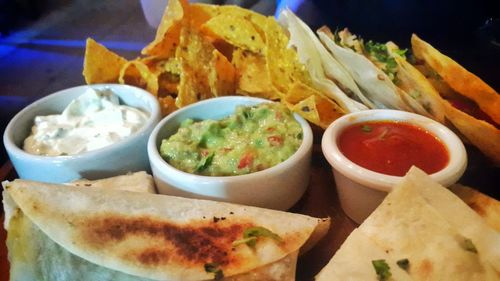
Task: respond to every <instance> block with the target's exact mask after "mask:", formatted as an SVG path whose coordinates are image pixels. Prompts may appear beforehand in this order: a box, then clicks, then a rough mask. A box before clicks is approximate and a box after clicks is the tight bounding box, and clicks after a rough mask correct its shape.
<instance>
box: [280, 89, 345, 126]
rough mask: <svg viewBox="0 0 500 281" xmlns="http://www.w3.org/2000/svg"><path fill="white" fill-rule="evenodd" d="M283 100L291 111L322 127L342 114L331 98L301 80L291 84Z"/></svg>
mask: <svg viewBox="0 0 500 281" xmlns="http://www.w3.org/2000/svg"><path fill="white" fill-rule="evenodd" d="M284 101H285V103H287V104H288V106H289V108H290V109H291V110H292V111H294V112H297V113H298V114H300V115H301V116H302V117H304V118H305V119H307V120H309V121H310V122H312V123H314V124H316V125H318V126H320V127H321V128H323V129H326V128H327V127H328V126H329V125H330V124H331V123H332V122H333V121H334V120H335V119H337V118H339V117H340V116H342V115H343V114H344V111H343V110H342V109H341V108H340V107H339V106H338V105H337V104H336V103H334V102H333V101H332V100H330V99H328V98H326V97H324V96H323V95H322V94H321V93H320V92H319V91H317V90H315V89H313V88H311V87H309V86H307V85H305V84H303V83H301V82H296V83H294V84H293V85H292V87H291V89H290V91H289V92H288V93H287V95H286V96H285V98H284Z"/></svg>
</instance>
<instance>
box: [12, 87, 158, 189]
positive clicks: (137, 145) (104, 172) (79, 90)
mask: <svg viewBox="0 0 500 281" xmlns="http://www.w3.org/2000/svg"><path fill="white" fill-rule="evenodd" d="M160 118H161V112H160V106H159V104H158V101H157V99H156V98H155V97H154V96H153V95H151V94H149V93H148V92H147V91H145V90H142V89H140V88H137V87H132V86H128V85H118V84H96V85H84V86H78V87H73V88H69V89H65V90H62V91H58V92H56V93H53V94H51V95H48V96H46V97H44V98H42V99H40V100H37V101H35V102H34V103H32V104H30V105H28V106H27V107H26V108H24V109H23V110H21V111H20V112H19V113H18V114H17V115H15V116H14V118H12V120H11V121H10V122H9V124H8V125H7V127H6V130H5V133H4V136H3V141H4V145H5V148H6V151H7V153H8V155H9V158H10V160H11V162H12V164H13V166H14V168H15V169H16V172H17V174H18V175H19V177H20V178H24V179H30V180H37V181H45V182H54V183H61V182H68V181H72V180H75V179H79V178H88V179H97V178H102V177H107V176H114V175H119V174H123V173H127V172H134V171H140V170H146V171H149V170H150V168H149V161H148V157H147V150H146V144H147V139H148V137H149V134H150V133H151V131H152V130H153V128H154V126H155V125H156V124H157V123H158V121H159V120H160Z"/></svg>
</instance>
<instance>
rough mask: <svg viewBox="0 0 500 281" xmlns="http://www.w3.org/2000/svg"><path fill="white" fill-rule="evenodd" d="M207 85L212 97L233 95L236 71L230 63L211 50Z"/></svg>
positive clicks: (219, 53) (221, 55)
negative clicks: (211, 55)
mask: <svg viewBox="0 0 500 281" xmlns="http://www.w3.org/2000/svg"><path fill="white" fill-rule="evenodd" d="M212 54H213V57H212V61H211V63H210V74H209V76H208V83H209V84H210V89H211V90H212V93H213V94H214V96H216V97H219V96H227V95H233V94H234V91H235V86H236V83H235V78H236V71H235V69H234V66H233V65H232V64H231V62H230V61H228V60H227V58H226V57H225V56H224V55H223V54H222V53H221V52H219V51H218V50H213V53H212Z"/></svg>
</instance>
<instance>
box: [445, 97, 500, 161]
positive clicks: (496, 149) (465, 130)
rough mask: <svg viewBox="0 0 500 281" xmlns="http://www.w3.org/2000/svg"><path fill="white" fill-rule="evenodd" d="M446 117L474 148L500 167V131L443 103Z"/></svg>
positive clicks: (447, 103)
mask: <svg viewBox="0 0 500 281" xmlns="http://www.w3.org/2000/svg"><path fill="white" fill-rule="evenodd" d="M443 105H444V108H445V113H446V117H447V118H448V120H450V122H451V123H452V124H453V125H454V126H455V127H456V128H457V129H458V130H459V131H460V133H462V134H463V135H464V136H465V138H466V139H467V140H468V141H470V142H471V143H472V144H473V145H474V146H476V147H477V148H479V150H481V152H483V153H484V154H485V155H486V156H488V158H490V159H491V160H493V162H494V163H495V165H500V130H499V129H497V128H496V127H495V126H493V125H491V124H490V123H488V122H485V121H482V120H478V119H476V118H474V117H472V116H470V115H468V114H467V113H465V112H463V111H461V110H459V109H456V108H455V107H454V106H453V105H451V104H450V103H449V102H447V101H444V102H443Z"/></svg>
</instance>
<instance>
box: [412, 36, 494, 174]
mask: <svg viewBox="0 0 500 281" xmlns="http://www.w3.org/2000/svg"><path fill="white" fill-rule="evenodd" d="M411 44H412V50H413V54H414V55H415V58H416V67H417V68H418V69H419V70H420V71H421V72H422V74H424V75H425V76H426V78H427V79H428V80H429V82H431V83H432V85H433V86H434V87H435V88H436V90H437V91H438V92H439V94H440V95H441V96H442V98H443V99H442V101H443V102H442V103H443V106H444V108H445V115H446V118H447V119H448V120H449V121H450V122H451V123H452V124H453V126H454V127H455V128H456V129H457V130H458V131H459V132H460V133H461V134H462V135H463V136H464V137H465V138H466V140H468V141H469V142H471V143H472V144H473V145H474V146H476V147H477V148H479V150H481V151H482V152H483V153H484V154H485V155H486V156H488V157H489V158H490V159H492V160H493V162H494V163H495V164H496V165H500V145H499V144H500V130H499V128H500V95H498V93H497V92H496V91H495V90H494V89H493V88H491V87H490V86H488V84H486V83H485V82H484V81H482V80H481V79H480V78H479V77H477V76H475V75H474V74H472V73H470V72H469V71H467V70H466V69H465V68H463V67H462V66H461V65H459V64H458V63H457V62H455V61H453V60H452V59H451V58H449V57H447V56H446V55H444V54H442V53H440V52H439V51H438V50H436V49H435V48H434V47H432V46H431V45H430V44H429V43H427V42H425V41H423V40H422V39H420V38H419V37H418V36H417V35H415V34H413V36H412V37H411Z"/></svg>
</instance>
